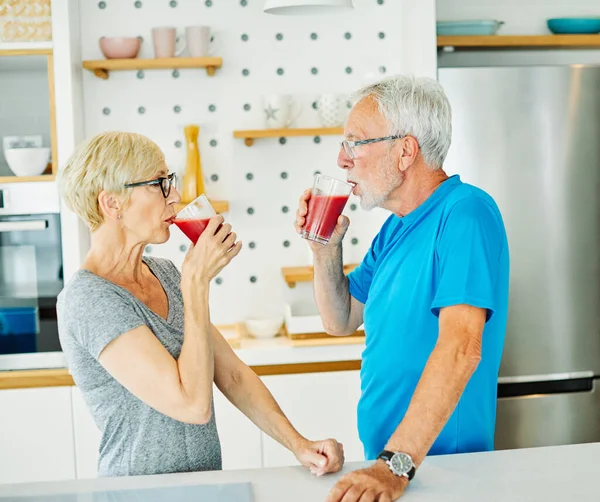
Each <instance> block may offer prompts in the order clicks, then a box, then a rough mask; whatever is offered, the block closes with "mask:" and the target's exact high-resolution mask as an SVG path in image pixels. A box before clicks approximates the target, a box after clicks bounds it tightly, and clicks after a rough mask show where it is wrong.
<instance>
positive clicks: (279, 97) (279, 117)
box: [263, 94, 302, 129]
mask: <svg viewBox="0 0 600 502" xmlns="http://www.w3.org/2000/svg"><path fill="white" fill-rule="evenodd" d="M263 112H264V114H265V115H264V117H265V126H266V127H267V129H284V128H286V127H289V126H290V124H291V123H292V122H294V120H296V119H297V118H298V117H299V116H300V114H301V113H302V107H301V106H300V104H299V103H297V102H296V101H295V100H294V98H292V97H291V96H289V95H288V94H271V95H269V96H264V97H263Z"/></svg>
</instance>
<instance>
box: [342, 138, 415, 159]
mask: <svg viewBox="0 0 600 502" xmlns="http://www.w3.org/2000/svg"><path fill="white" fill-rule="evenodd" d="M401 138H404V136H400V135H396V136H386V137H385V138H373V139H363V140H361V141H348V140H344V141H342V143H341V145H342V146H343V147H344V151H345V152H346V155H348V157H350V158H351V159H354V157H355V156H354V148H356V147H357V146H360V145H368V144H369V143H379V142H380V141H388V140H391V139H401Z"/></svg>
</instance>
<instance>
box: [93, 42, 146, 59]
mask: <svg viewBox="0 0 600 502" xmlns="http://www.w3.org/2000/svg"><path fill="white" fill-rule="evenodd" d="M141 46H142V39H141V37H100V50H101V51H102V54H104V57H105V58H106V59H132V58H136V57H137V55H138V53H139V52H140V47H141Z"/></svg>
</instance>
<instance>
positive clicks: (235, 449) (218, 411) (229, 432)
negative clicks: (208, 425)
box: [214, 387, 262, 469]
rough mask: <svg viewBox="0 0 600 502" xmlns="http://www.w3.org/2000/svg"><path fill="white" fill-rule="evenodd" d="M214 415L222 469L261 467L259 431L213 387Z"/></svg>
mask: <svg viewBox="0 0 600 502" xmlns="http://www.w3.org/2000/svg"><path fill="white" fill-rule="evenodd" d="M214 400H215V415H216V417H217V428H218V430H219V438H220V440H221V452H222V455H223V469H258V468H260V467H262V455H261V431H260V429H259V428H258V427H256V426H255V425H254V424H253V423H252V422H251V421H250V420H249V419H248V418H247V417H246V416H245V415H244V414H243V413H242V412H241V411H240V410H238V409H237V408H236V407H235V406H233V404H231V403H230V402H229V401H228V400H227V398H226V397H225V396H224V395H223V394H221V392H220V391H219V390H218V389H217V388H216V387H215V389H214Z"/></svg>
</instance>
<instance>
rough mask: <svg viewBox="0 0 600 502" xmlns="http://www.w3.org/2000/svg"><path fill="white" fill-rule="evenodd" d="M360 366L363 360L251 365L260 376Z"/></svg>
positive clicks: (331, 370) (327, 370) (350, 368)
mask: <svg viewBox="0 0 600 502" xmlns="http://www.w3.org/2000/svg"><path fill="white" fill-rule="evenodd" d="M360 366H361V361H328V362H318V363H296V364H270V365H268V366H251V368H252V369H253V370H254V372H255V373H256V374H257V375H258V376H269V375H297V374H303V373H331V372H334V371H354V370H359V369H360Z"/></svg>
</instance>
